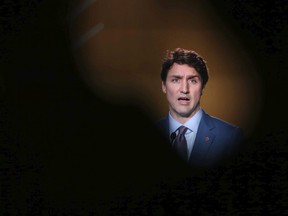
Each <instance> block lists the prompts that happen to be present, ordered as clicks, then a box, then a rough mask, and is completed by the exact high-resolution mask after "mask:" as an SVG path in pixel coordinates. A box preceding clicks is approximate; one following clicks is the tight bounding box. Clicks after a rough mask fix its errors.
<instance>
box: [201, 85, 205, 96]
mask: <svg viewBox="0 0 288 216" xmlns="http://www.w3.org/2000/svg"><path fill="white" fill-rule="evenodd" d="M204 90H205V86H203V87H202V89H201V96H202V95H203V93H204Z"/></svg>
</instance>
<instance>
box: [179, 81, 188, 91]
mask: <svg viewBox="0 0 288 216" xmlns="http://www.w3.org/2000/svg"><path fill="white" fill-rule="evenodd" d="M181 93H183V94H187V93H189V83H188V82H187V81H183V82H182V83H181Z"/></svg>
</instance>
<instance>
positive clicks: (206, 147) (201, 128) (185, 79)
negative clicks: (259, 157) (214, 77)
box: [157, 48, 243, 167]
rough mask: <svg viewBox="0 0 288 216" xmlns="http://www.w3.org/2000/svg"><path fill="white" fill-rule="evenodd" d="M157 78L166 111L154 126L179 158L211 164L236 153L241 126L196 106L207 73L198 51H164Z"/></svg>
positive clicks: (202, 164) (190, 162)
mask: <svg viewBox="0 0 288 216" xmlns="http://www.w3.org/2000/svg"><path fill="white" fill-rule="evenodd" d="M161 79H162V91H163V92H164V93H165V94H166V98H167V101H168V104H169V114H168V115H167V116H165V117H164V118H163V119H161V120H160V121H159V122H157V126H158V127H159V129H160V130H161V132H162V133H163V134H164V136H165V137H166V138H167V139H168V140H169V142H170V143H171V145H172V147H173V149H174V150H175V151H176V152H177V153H178V154H179V156H181V158H182V159H183V160H185V161H187V162H188V163H189V164H190V165H193V166H197V167H199V166H200V167H203V166H213V165H217V164H218V163H220V162H222V161H223V160H225V159H228V157H230V156H231V155H232V154H233V153H235V152H236V150H237V149H238V147H239V144H240V143H241V142H242V140H243V133H242V129H241V128H239V127H238V126H235V125H232V124H230V123H228V122H225V121H223V120H221V119H218V118H215V117H212V116H210V115H208V114H207V113H206V112H205V111H204V110H203V109H202V108H201V106H200V99H201V96H202V93H203V90H204V88H205V85H206V83H207V82H208V79H209V75H208V69H207V66H206V62H205V60H204V59H203V58H202V57H201V56H200V55H199V54H197V53H196V52H195V51H191V50H185V49H182V48H177V49H175V50H174V51H168V52H167V55H166V56H165V58H164V59H163V63H162V69H161ZM180 126H184V127H180Z"/></svg>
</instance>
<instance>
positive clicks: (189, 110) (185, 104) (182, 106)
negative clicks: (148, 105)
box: [162, 63, 203, 123]
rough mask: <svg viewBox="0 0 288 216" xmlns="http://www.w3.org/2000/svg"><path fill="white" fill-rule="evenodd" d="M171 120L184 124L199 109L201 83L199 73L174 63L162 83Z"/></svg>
mask: <svg viewBox="0 0 288 216" xmlns="http://www.w3.org/2000/svg"><path fill="white" fill-rule="evenodd" d="M162 90H163V92H164V93H165V94H166V97H167V100H168V103H169V110H170V113H171V115H172V116H173V118H175V119H176V120H178V121H179V122H181V123H184V122H185V121H187V120H188V119H189V118H191V117H192V116H193V115H194V114H195V113H196V112H197V111H198V110H199V108H200V98H201V95H202V90H203V89H202V81H201V78H200V75H199V73H198V72H197V71H196V70H195V69H194V68H193V67H190V66H189V65H187V64H184V65H180V64H177V63H174V64H173V65H172V67H171V68H170V70H169V71H168V74H167V79H166V82H162Z"/></svg>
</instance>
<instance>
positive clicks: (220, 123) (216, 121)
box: [203, 112, 240, 129]
mask: <svg viewBox="0 0 288 216" xmlns="http://www.w3.org/2000/svg"><path fill="white" fill-rule="evenodd" d="M203 119H204V121H206V123H207V124H210V125H211V127H213V126H214V127H221V128H227V129H240V127H239V126H238V125H235V124H232V123H230V122H227V121H225V120H223V119H221V118H218V117H215V116H212V115H209V114H207V113H205V112H204V113H203Z"/></svg>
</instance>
